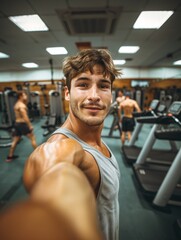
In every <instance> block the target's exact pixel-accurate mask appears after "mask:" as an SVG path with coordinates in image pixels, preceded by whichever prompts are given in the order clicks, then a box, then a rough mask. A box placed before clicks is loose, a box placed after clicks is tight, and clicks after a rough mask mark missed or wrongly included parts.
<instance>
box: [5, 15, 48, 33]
mask: <svg viewBox="0 0 181 240" xmlns="http://www.w3.org/2000/svg"><path fill="white" fill-rule="evenodd" d="M9 19H10V20H11V21H12V22H13V23H14V24H16V25H17V26H18V27H19V28H21V30H23V31H25V32H34V31H48V27H47V26H46V25H45V23H44V22H43V21H42V20H41V18H40V17H39V16H38V15H37V14H33V15H22V16H12V17H9Z"/></svg>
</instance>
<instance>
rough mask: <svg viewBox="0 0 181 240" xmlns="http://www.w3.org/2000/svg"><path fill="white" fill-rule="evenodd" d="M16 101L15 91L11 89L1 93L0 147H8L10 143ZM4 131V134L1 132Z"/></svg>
mask: <svg viewBox="0 0 181 240" xmlns="http://www.w3.org/2000/svg"><path fill="white" fill-rule="evenodd" d="M16 101H17V92H15V91H12V90H5V91H4V92H2V93H1V106H2V115H1V124H0V130H1V134H0V140H1V143H0V147H9V146H11V143H12V130H13V125H14V123H15V113H14V105H15V103H16ZM3 132H4V133H5V132H6V135H4V136H3V135H2V133H3Z"/></svg>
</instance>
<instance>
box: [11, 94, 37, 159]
mask: <svg viewBox="0 0 181 240" xmlns="http://www.w3.org/2000/svg"><path fill="white" fill-rule="evenodd" d="M26 101H27V95H26V94H25V93H24V92H18V100H17V102H16V104H15V105H14V112H15V118H16V120H15V125H14V128H15V132H14V136H13V142H12V144H11V147H10V150H9V154H8V157H7V159H6V162H11V161H12V160H13V159H14V158H16V157H17V156H15V155H13V154H14V151H15V148H16V145H17V143H18V142H19V140H20V139H21V136H22V135H25V136H27V137H28V138H29V139H30V141H31V144H32V146H33V148H36V147H37V144H36V139H35V135H34V134H33V126H32V124H31V122H30V119H29V117H28V113H27V107H26V104H25V103H26Z"/></svg>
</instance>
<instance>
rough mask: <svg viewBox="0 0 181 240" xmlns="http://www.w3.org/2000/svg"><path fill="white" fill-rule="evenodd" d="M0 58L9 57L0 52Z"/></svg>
mask: <svg viewBox="0 0 181 240" xmlns="http://www.w3.org/2000/svg"><path fill="white" fill-rule="evenodd" d="M0 58H9V55H7V54H6V53H3V52H0Z"/></svg>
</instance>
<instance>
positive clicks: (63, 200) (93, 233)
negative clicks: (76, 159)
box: [0, 163, 103, 240]
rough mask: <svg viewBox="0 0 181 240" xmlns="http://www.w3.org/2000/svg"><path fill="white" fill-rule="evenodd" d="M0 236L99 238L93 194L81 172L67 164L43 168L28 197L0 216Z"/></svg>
mask: <svg viewBox="0 0 181 240" xmlns="http://www.w3.org/2000/svg"><path fill="white" fill-rule="evenodd" d="M9 229H11V231H9ZM0 239H2V240H16V239H18V240H23V239H26V240H32V239H33V240H39V239H44V240H48V239H51V240H59V239H64V240H72V239H75V240H92V239H94V240H103V237H102V233H101V231H100V228H99V224H98V219H97V212H96V201H95V196H94V193H93V190H92V188H91V186H90V184H89V182H88V180H87V178H86V176H85V175H84V174H83V172H82V171H81V170H80V169H79V168H77V167H76V166H74V165H73V164H71V163H58V164H56V165H54V166H52V167H51V168H50V169H49V170H47V171H46V172H45V173H44V174H43V175H42V176H41V177H40V178H39V180H38V181H37V182H36V184H35V185H34V188H33V190H32V191H31V195H30V198H29V199H28V200H25V201H23V202H19V203H16V204H15V205H14V206H11V207H10V208H9V209H6V210H5V212H3V213H2V214H1V215H0Z"/></svg>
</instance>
